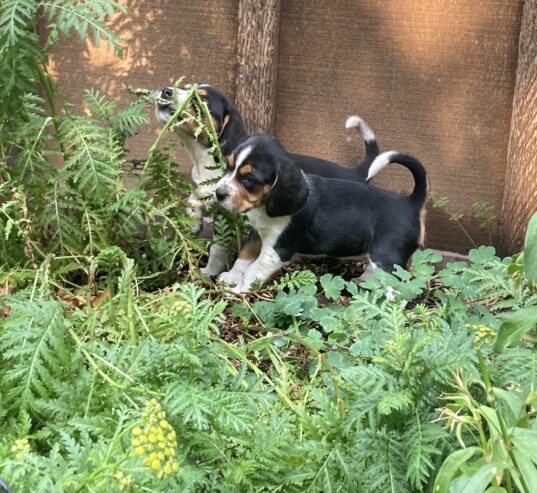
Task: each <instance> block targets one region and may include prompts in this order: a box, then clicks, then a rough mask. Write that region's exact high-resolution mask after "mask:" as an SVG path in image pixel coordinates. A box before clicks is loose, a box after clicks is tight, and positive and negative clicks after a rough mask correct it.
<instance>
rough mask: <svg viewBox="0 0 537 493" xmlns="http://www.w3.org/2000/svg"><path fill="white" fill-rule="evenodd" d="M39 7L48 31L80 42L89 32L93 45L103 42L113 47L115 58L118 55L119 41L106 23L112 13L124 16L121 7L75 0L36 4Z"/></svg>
mask: <svg viewBox="0 0 537 493" xmlns="http://www.w3.org/2000/svg"><path fill="white" fill-rule="evenodd" d="M39 4H40V6H41V7H43V10H44V12H45V14H46V16H47V22H48V24H49V27H52V28H54V29H55V30H58V31H60V32H62V33H63V34H64V35H65V36H66V37H69V36H70V35H71V33H72V32H76V33H78V35H79V36H80V39H84V38H85V37H86V36H87V35H88V33H89V31H91V32H92V33H93V41H94V43H95V44H96V45H98V44H99V42H100V40H101V39H102V38H104V39H106V41H107V44H108V46H109V47H113V48H114V51H115V53H116V54H117V55H121V51H122V50H121V40H120V38H119V37H118V36H117V35H116V34H115V33H114V31H112V30H111V29H109V28H108V26H107V25H106V23H107V20H109V19H111V18H112V16H113V15H114V14H115V13H116V12H126V11H127V9H126V7H125V6H124V5H121V4H120V3H119V2H115V1H113V0H92V1H91V2H83V3H80V2H78V1H77V0H54V1H40V2H39Z"/></svg>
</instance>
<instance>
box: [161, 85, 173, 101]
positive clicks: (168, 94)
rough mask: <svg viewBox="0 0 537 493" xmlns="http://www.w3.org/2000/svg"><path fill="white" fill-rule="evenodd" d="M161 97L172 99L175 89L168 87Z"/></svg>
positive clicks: (163, 90)
mask: <svg viewBox="0 0 537 493" xmlns="http://www.w3.org/2000/svg"><path fill="white" fill-rule="evenodd" d="M160 97H161V98H164V99H172V97H173V89H172V88H171V87H166V89H162V93H161V94H160Z"/></svg>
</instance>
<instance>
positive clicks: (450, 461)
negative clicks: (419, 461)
mask: <svg viewBox="0 0 537 493" xmlns="http://www.w3.org/2000/svg"><path fill="white" fill-rule="evenodd" d="M480 451H481V449H480V448H478V447H468V448H465V449H462V450H457V451H456V452H453V453H452V454H451V455H450V456H449V457H448V458H447V459H446V460H445V461H444V463H443V464H442V466H441V467H440V470H439V471H438V474H437V475H436V479H435V481H434V486H433V493H451V492H450V491H449V486H450V484H451V481H452V480H453V477H454V476H455V475H456V474H457V473H458V472H459V470H460V468H461V466H462V465H463V464H464V463H465V462H466V461H468V460H469V459H470V458H471V457H472V456H473V455H474V454H476V453H478V452H480Z"/></svg>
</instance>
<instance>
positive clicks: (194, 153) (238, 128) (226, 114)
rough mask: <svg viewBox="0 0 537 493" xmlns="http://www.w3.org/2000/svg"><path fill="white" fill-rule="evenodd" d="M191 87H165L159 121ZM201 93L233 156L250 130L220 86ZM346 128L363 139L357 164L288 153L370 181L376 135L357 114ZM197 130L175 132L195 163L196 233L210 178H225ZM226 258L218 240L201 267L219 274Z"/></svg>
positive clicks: (322, 172) (303, 165)
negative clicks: (352, 129)
mask: <svg viewBox="0 0 537 493" xmlns="http://www.w3.org/2000/svg"><path fill="white" fill-rule="evenodd" d="M190 90H191V85H190V84H187V85H184V86H182V87H181V88H177V89H176V88H173V87H167V88H165V89H163V90H162V92H161V95H160V98H159V102H158V103H157V105H156V108H155V114H156V117H157V119H158V120H160V121H161V122H163V123H165V122H167V121H168V120H169V119H170V118H171V117H172V115H173V114H174V113H175V111H176V110H177V108H178V107H179V106H180V105H181V104H182V103H183V102H184V101H185V100H186V98H187V97H188V94H189V92H190ZM197 92H198V95H199V97H200V99H201V100H202V101H204V102H205V103H206V104H207V108H208V109H209V113H210V115H211V118H212V120H213V122H214V127H215V129H216V132H217V135H218V142H219V144H220V148H221V150H222V154H223V155H224V156H227V155H230V154H231V152H232V151H233V149H235V148H236V147H237V146H238V145H239V144H241V143H242V142H244V141H245V140H246V139H247V138H248V133H247V132H246V128H245V126H244V122H243V119H242V116H241V114H240V112H239V111H238V110H237V108H236V107H235V106H234V105H233V103H231V101H230V100H229V99H228V98H227V97H226V96H225V95H224V94H223V93H222V92H221V91H220V90H218V89H217V88H216V87H213V86H210V85H208V84H201V85H199V86H198V89H197ZM191 101H192V102H191V104H190V107H189V108H186V110H185V111H188V112H191V113H193V114H198V115H200V116H203V115H202V113H201V108H199V107H198V105H197V103H196V101H195V98H193V99H192V100H191ZM179 121H180V119H179ZM346 127H347V128H356V130H357V131H358V133H359V134H360V135H361V136H362V138H363V139H364V143H365V158H364V159H363V161H362V162H360V163H359V164H358V165H357V166H354V167H347V166H342V165H339V164H337V163H334V162H332V161H327V160H325V159H319V158H316V157H312V156H306V155H302V154H294V153H289V156H290V158H291V159H292V160H293V161H294V163H295V164H296V166H298V167H299V168H300V169H302V170H303V171H304V172H305V173H308V174H313V175H319V176H327V177H332V178H341V179H345V180H353V181H360V182H365V181H366V179H367V176H368V173H369V167H370V165H371V163H372V162H373V160H374V159H375V157H376V156H377V155H378V153H379V147H378V144H377V141H376V139H375V134H374V133H373V131H372V130H371V129H370V128H369V126H368V125H367V123H366V122H365V121H364V120H362V119H361V118H360V117H358V116H351V117H349V118H348V119H347V122H346ZM195 130H196V129H195V128H194V127H193V126H191V125H190V124H185V125H180V126H178V127H177V128H176V130H175V132H176V134H177V135H178V136H179V138H180V139H181V142H182V144H183V146H184V148H185V150H186V152H187V154H188V155H189V157H190V159H191V161H192V180H193V182H194V183H195V185H196V189H195V191H194V192H193V193H192V194H191V195H190V196H189V197H188V202H189V204H190V209H189V211H188V212H189V214H190V215H192V216H193V217H196V218H197V219H198V221H199V224H198V225H197V226H196V227H195V231H194V233H198V232H199V230H200V229H201V227H202V218H203V214H204V212H205V210H206V208H207V207H208V206H210V205H211V200H207V198H208V197H209V198H211V199H212V198H213V197H214V192H215V190H216V186H215V185H210V184H207V182H208V181H214V180H216V179H218V178H220V177H221V176H222V172H221V170H220V163H219V162H218V161H217V160H216V158H215V156H213V155H212V154H211V153H210V149H211V147H212V144H211V143H210V142H207V141H205V140H203V139H201V138H197V137H196V136H195V133H194V132H195ZM255 236H256V235H255V234H253V235H251V237H250V238H249V239H248V241H247V246H248V248H249V249H250V250H251V254H253V252H254V251H255V248H256V246H257V244H258V242H257V240H256V238H255ZM227 257H228V255H227V252H226V251H225V249H224V248H223V247H222V246H221V245H218V244H217V243H213V244H212V245H211V247H210V249H209V260H208V262H207V266H206V267H204V268H202V269H201V271H202V272H203V273H204V274H205V275H207V276H216V275H218V274H220V273H221V272H222V271H224V270H225V269H226V267H227V265H228V258H227ZM224 277H225V276H224Z"/></svg>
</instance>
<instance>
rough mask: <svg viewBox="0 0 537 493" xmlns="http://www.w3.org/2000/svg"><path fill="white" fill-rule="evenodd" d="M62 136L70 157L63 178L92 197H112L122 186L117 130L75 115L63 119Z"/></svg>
mask: <svg viewBox="0 0 537 493" xmlns="http://www.w3.org/2000/svg"><path fill="white" fill-rule="evenodd" d="M60 136H61V140H62V142H63V143H64V146H65V152H66V154H68V156H69V157H68V159H67V161H66V163H65V166H64V168H63V170H62V176H63V178H64V179H65V180H66V181H69V182H72V183H73V184H74V186H76V188H77V190H79V191H80V193H82V194H83V195H84V196H86V197H88V198H89V197H91V198H92V199H93V200H96V201H97V202H100V201H105V200H108V199H109V194H110V193H111V192H113V191H115V189H116V188H117V187H118V186H119V183H118V178H119V175H120V173H121V165H122V161H121V155H122V152H123V151H122V149H121V148H120V147H119V146H118V144H117V142H116V140H115V138H114V135H113V132H112V131H111V130H105V129H103V128H101V127H99V126H97V125H95V124H94V123H92V122H91V121H90V120H88V119H87V118H83V117H75V116H73V117H68V118H65V119H64V120H63V122H62V124H61V128H60Z"/></svg>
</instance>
